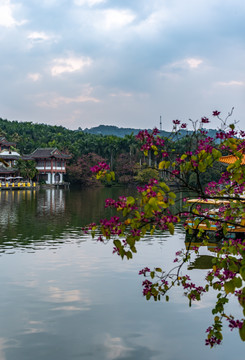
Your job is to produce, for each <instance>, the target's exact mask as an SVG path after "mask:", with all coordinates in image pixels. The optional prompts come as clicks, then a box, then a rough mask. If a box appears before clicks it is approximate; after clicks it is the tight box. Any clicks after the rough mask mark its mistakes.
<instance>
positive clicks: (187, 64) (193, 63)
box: [170, 58, 203, 69]
mask: <svg viewBox="0 0 245 360" xmlns="http://www.w3.org/2000/svg"><path fill="white" fill-rule="evenodd" d="M202 63H203V60H201V59H198V58H187V59H183V60H180V61H176V62H174V63H172V64H170V67H171V68H173V69H178V68H179V69H197V68H198V67H199V66H200V65H201V64H202Z"/></svg>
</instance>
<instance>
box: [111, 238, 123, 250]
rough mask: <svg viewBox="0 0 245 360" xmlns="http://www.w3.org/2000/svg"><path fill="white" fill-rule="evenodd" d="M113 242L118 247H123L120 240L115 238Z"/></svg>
mask: <svg viewBox="0 0 245 360" xmlns="http://www.w3.org/2000/svg"><path fill="white" fill-rule="evenodd" d="M113 244H114V245H115V246H116V248H117V249H121V248H122V244H121V241H120V240H114V241H113Z"/></svg>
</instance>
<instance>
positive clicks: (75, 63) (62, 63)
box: [51, 57, 92, 76]
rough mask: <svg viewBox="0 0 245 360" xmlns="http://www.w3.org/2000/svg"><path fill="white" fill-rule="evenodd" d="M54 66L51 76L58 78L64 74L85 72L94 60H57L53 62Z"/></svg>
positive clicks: (85, 58) (69, 58)
mask: <svg viewBox="0 0 245 360" xmlns="http://www.w3.org/2000/svg"><path fill="white" fill-rule="evenodd" d="M53 64H54V65H53V66H52V67H51V74H52V76H58V75H60V74H63V73H72V72H74V71H79V70H83V69H84V68H85V67H87V66H90V65H91V64H92V60H91V59H90V58H89V57H68V58H57V59H54V60H53Z"/></svg>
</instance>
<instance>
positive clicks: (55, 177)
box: [22, 148, 71, 185]
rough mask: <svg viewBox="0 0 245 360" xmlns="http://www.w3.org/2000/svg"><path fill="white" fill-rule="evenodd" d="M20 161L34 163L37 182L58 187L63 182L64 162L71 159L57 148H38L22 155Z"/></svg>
mask: <svg viewBox="0 0 245 360" xmlns="http://www.w3.org/2000/svg"><path fill="white" fill-rule="evenodd" d="M22 159H24V160H35V161H36V168H37V170H38V174H37V181H38V182H45V183H46V184H49V185H52V184H54V185H58V184H62V183H63V182H64V174H65V173H66V162H67V160H69V159H71V155H67V154H64V153H62V152H60V151H59V150H58V149H57V148H38V149H36V150H35V151H34V152H33V153H31V154H30V155H23V156H22Z"/></svg>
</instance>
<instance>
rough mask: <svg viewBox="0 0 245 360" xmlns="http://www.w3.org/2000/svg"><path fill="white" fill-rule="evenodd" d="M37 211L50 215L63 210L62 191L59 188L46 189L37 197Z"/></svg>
mask: <svg viewBox="0 0 245 360" xmlns="http://www.w3.org/2000/svg"><path fill="white" fill-rule="evenodd" d="M37 206H38V207H37V209H38V213H39V214H42V215H51V214H56V215H57V214H58V213H63V212H64V211H65V199H64V192H63V190H60V189H46V191H45V193H44V194H43V195H42V197H39V199H38V205H37Z"/></svg>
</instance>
